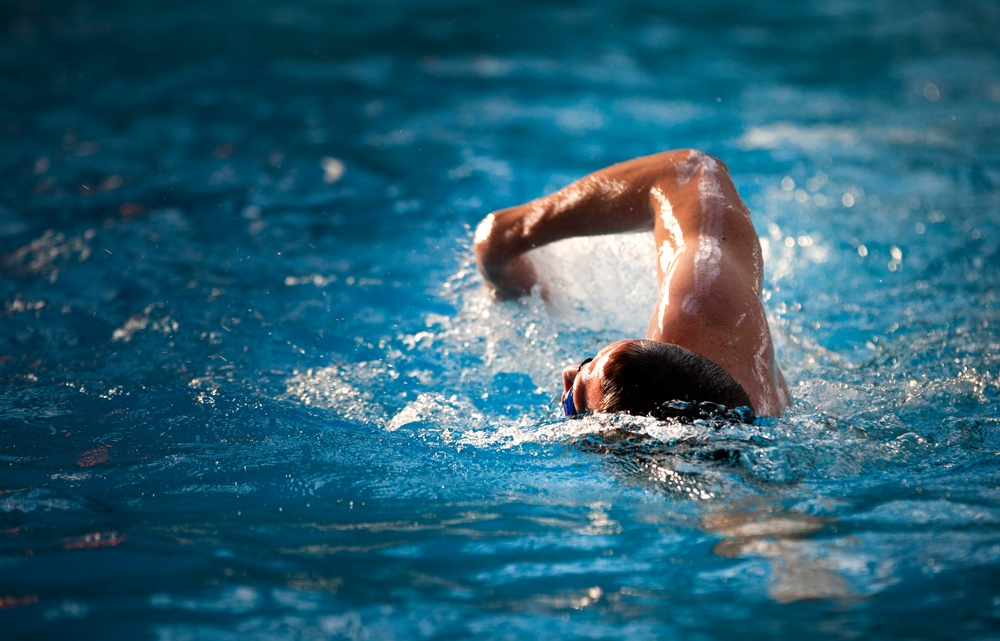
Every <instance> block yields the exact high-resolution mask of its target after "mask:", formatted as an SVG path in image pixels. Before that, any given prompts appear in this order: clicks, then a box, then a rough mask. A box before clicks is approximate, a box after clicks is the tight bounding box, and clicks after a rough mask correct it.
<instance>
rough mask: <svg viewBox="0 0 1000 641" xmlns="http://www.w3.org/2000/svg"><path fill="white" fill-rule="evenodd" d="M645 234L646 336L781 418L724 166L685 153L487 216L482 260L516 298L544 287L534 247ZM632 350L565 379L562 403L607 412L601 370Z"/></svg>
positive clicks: (496, 283) (603, 356)
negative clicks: (719, 374)
mask: <svg viewBox="0 0 1000 641" xmlns="http://www.w3.org/2000/svg"><path fill="white" fill-rule="evenodd" d="M644 229H648V230H651V231H652V232H653V237H654V240H655V243H656V248H657V258H656V265H655V268H656V275H657V281H658V283H659V294H658V299H657V303H656V307H655V308H654V309H653V312H652V315H651V317H650V320H649V325H648V328H647V330H646V336H645V338H646V339H647V340H654V341H660V342H664V343H673V344H676V345H680V346H681V347H685V348H687V349H689V350H691V351H693V352H696V353H698V354H701V355H702V356H704V357H705V358H707V359H709V360H710V361H712V362H714V363H715V364H717V365H718V366H720V367H722V368H723V369H724V370H726V371H727V372H729V374H731V375H732V376H733V377H734V378H735V379H736V380H737V381H738V382H739V383H740V384H741V385H742V386H743V388H744V389H745V390H746V392H747V394H748V395H749V396H750V399H751V401H752V402H753V409H754V411H755V412H756V413H757V414H758V415H761V416H780V415H781V413H782V411H783V410H784V408H786V407H787V406H788V405H789V402H790V396H789V393H788V387H787V385H786V384H785V380H784V377H783V376H782V374H781V371H780V369H779V368H778V365H777V363H776V361H775V358H774V346H773V344H772V340H771V332H770V328H769V327H768V324H767V318H766V316H765V314H764V308H763V306H762V304H761V301H760V294H761V272H762V268H763V264H762V259H761V250H760V241H759V239H758V237H757V233H756V231H755V230H754V227H753V224H752V223H751V222H750V212H749V210H748V209H747V208H746V206H745V205H744V204H743V201H742V200H741V199H740V197H739V194H738V193H737V192H736V187H735V186H734V185H733V182H732V180H731V178H730V176H729V171H728V169H727V168H726V166H725V164H723V163H722V161H720V160H718V159H716V158H713V157H711V156H708V155H707V154H703V153H701V152H699V151H695V150H690V149H682V150H677V151H668V152H663V153H659V154H655V155H652V156H645V157H643V158H637V159H634V160H629V161H627V162H623V163H619V164H616V165H612V166H611V167H608V168H606V169H602V170H600V171H598V172H596V173H593V174H590V175H589V176H586V177H584V178H582V179H580V180H578V181H576V182H575V183H573V184H571V185H569V186H567V187H565V188H563V189H561V190H559V191H557V192H555V193H553V194H551V195H549V196H545V197H543V198H539V199H536V200H533V201H531V202H528V203H525V204H523V205H518V206H516V207H510V208H508V209H502V210H500V211H496V212H493V213H492V214H490V215H488V216H487V217H486V218H484V219H483V221H482V222H481V223H480V224H479V226H478V227H477V229H476V237H475V254H476V260H477V264H478V266H479V270H480V272H481V273H482V274H483V277H484V278H485V280H486V282H487V284H488V285H489V286H490V287H491V288H492V289H493V291H494V292H495V294H496V295H497V296H498V297H499V298H515V297H518V296H524V295H526V294H529V293H530V292H531V290H532V288H533V287H534V286H535V285H536V284H538V282H539V278H538V274H537V272H536V271H535V268H534V266H533V265H532V263H531V260H530V258H529V257H528V256H527V255H526V254H527V252H529V251H531V250H532V249H535V248H538V247H541V246H543V245H547V244H549V243H552V242H556V241H558V240H563V239H565V238H570V237H574V236H594V235H600V234H614V233H622V232H629V231H640V230H644ZM543 289H544V284H543ZM626 342H627V341H616V342H613V343H610V344H609V345H607V346H605V347H604V348H603V349H601V351H599V352H598V353H597V354H596V355H595V356H594V360H593V361H591V362H590V363H587V364H586V365H584V366H583V367H578V366H577V365H574V366H572V367H568V368H566V370H564V371H563V387H564V390H565V391H564V397H565V394H566V393H568V392H569V391H570V390H572V393H573V400H574V402H575V405H576V408H577V410H578V411H586V410H601V409H603V407H604V406H603V393H602V391H601V389H602V388H601V380H602V376H603V364H604V363H606V362H607V359H608V358H613V357H614V352H615V351H616V350H618V349H620V348H621V347H622V345H624V344H625V343H626ZM583 356H587V355H581V359H582V358H583ZM578 370H579V371H578ZM578 377H579V383H578V384H576V385H574V382H576V379H577V378H578Z"/></svg>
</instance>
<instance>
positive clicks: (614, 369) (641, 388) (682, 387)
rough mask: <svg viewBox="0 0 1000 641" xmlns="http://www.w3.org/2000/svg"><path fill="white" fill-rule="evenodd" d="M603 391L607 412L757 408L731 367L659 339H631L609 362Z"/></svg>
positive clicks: (663, 414) (660, 414)
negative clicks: (702, 407)
mask: <svg viewBox="0 0 1000 641" xmlns="http://www.w3.org/2000/svg"><path fill="white" fill-rule="evenodd" d="M602 391H603V392H604V411H605V412H624V413H627V414H635V415H639V416H643V415H646V416H654V417H657V418H661V419H666V418H671V417H679V416H682V415H683V414H684V412H685V411H687V410H688V409H690V408H691V406H692V404H693V405H694V406H695V407H698V406H699V405H707V406H712V405H715V406H720V405H721V406H724V407H723V408H721V410H725V409H726V408H729V409H731V410H732V409H736V408H741V407H745V408H749V409H750V410H751V414H750V415H751V416H752V410H753V404H752V403H751V402H750V396H749V395H748V394H747V393H746V390H744V389H743V386H742V385H740V384H739V383H738V382H737V381H736V379H735V378H733V377H732V375H730V374H729V373H728V372H727V371H726V370H724V369H722V368H721V367H719V366H718V365H716V364H715V363H713V362H712V361H710V360H708V359H707V358H705V357H704V356H702V355H700V354H696V353H694V352H692V351H691V350H689V349H685V348H683V347H680V346H679V345H673V344H670V343H660V342H657V341H645V340H642V341H638V340H637V341H631V342H629V343H626V344H625V345H622V347H620V348H619V349H618V350H616V351H615V352H614V355H613V356H612V357H611V358H609V359H608V361H607V363H605V364H604V380H603V382H602ZM678 401H679V402H678ZM750 420H753V419H752V418H751V419H750Z"/></svg>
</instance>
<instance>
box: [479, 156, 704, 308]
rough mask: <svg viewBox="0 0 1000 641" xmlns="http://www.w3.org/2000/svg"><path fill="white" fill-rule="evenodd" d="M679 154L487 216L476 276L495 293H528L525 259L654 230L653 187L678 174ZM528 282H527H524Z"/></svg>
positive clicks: (605, 173) (629, 165) (620, 167)
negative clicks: (552, 246) (535, 252)
mask: <svg viewBox="0 0 1000 641" xmlns="http://www.w3.org/2000/svg"><path fill="white" fill-rule="evenodd" d="M682 158H687V155H686V154H683V153H681V152H666V153H662V154H656V155H654V156H646V157H644V158H637V159H635V160H630V161H626V162H623V163H619V164H617V165H612V166H611V167H608V168H606V169H602V170H601V171H598V172H595V173H592V174H590V175H588V176H586V177H584V178H582V179H580V180H578V181H576V182H574V183H572V184H571V185H568V186H567V187H565V188H563V189H560V190H559V191H557V192H555V193H553V194H550V195H548V196H545V197H543V198H538V199H536V200H533V201H531V202H529V203H525V204H523V205H518V206H516V207H511V208H508V209H502V210H499V211H496V212H494V213H492V214H490V215H489V216H487V217H486V218H485V219H484V220H483V221H482V222H481V223H480V224H479V226H478V227H477V228H476V236H475V252H476V259H477V262H478V265H479V269H480V271H481V272H482V273H483V276H484V277H485V278H486V279H487V281H488V282H489V283H490V284H492V285H493V286H494V287H496V288H497V291H498V293H501V294H504V295H511V296H516V295H520V294H523V293H527V292H528V291H530V288H531V285H533V284H534V280H533V279H534V278H535V274H534V270H533V269H531V263H530V261H528V260H527V259H526V258H525V257H524V254H525V253H526V252H528V251H530V250H532V249H535V248H537V247H542V246H544V245H547V244H549V243H553V242H556V241H559V240H563V239H566V238H572V237H575V236H596V235H602V234H616V233H622V232H628V231H639V230H643V229H653V227H654V213H655V211H656V210H657V208H658V207H659V206H660V205H659V203H654V202H651V199H650V190H651V188H652V187H653V186H654V185H656V184H659V183H661V182H662V181H663V180H664V178H666V177H669V178H670V179H671V180H672V182H676V180H674V179H673V176H674V175H675V173H676V164H677V162H678V160H679V159H682ZM528 281H530V282H528Z"/></svg>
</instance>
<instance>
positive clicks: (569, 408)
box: [562, 358, 594, 416]
mask: <svg viewBox="0 0 1000 641" xmlns="http://www.w3.org/2000/svg"><path fill="white" fill-rule="evenodd" d="M592 360H594V359H592V358H588V359H587V360H585V361H583V362H582V363H580V366H579V367H577V368H576V377H575V378H574V379H573V384H572V385H571V386H570V388H569V391H568V392H566V398H564V399H563V404H562V406H563V416H575V415H576V404H575V403H574V402H573V391H574V390H575V389H576V381H577V380H579V378H580V370H581V369H583V366H584V365H586V364H587V363H589V362H590V361H592Z"/></svg>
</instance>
